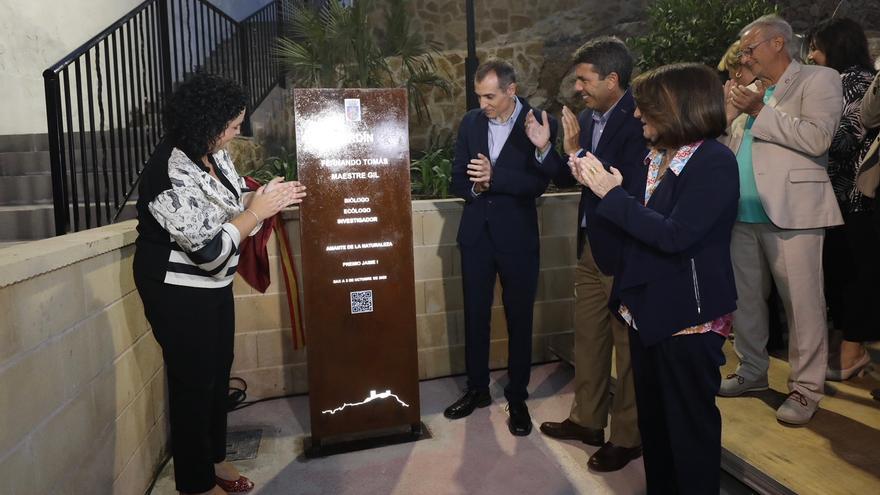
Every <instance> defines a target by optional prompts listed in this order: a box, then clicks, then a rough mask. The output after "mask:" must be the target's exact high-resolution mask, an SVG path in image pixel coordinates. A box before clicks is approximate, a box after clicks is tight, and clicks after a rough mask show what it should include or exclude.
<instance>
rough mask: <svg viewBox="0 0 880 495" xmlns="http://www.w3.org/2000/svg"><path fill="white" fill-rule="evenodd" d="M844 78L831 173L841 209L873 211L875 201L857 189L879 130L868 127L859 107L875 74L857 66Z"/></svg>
mask: <svg viewBox="0 0 880 495" xmlns="http://www.w3.org/2000/svg"><path fill="white" fill-rule="evenodd" d="M840 79H841V83H842V85H843V105H844V106H843V117H841V119H840V126H839V127H838V128H837V132H836V133H835V134H834V139H833V140H832V141H831V148H829V150H828V175H829V176H830V177H831V185H832V186H833V187H834V193H835V195H836V196H837V202H838V204H839V205H840V209H841V210H842V211H843V212H844V213H853V212H858V211H866V210H869V209H871V204H872V202H871V201H869V200H867V199H866V198H865V197H864V196H863V195H862V194H861V193H860V192H859V190H858V189H857V188H856V177H857V176H858V172H859V170H858V168H859V162H860V161H861V159H862V158H863V157H864V155H865V153H867V151H868V148H869V147H870V145H871V141H872V140H873V139H874V137H875V136H876V135H877V131H878V130H877V129H871V130H865V128H864V127H863V126H862V123H861V119H860V116H861V110H860V109H859V107H860V106H861V102H862V97H863V96H864V95H865V91H867V90H868V86H870V85H871V81H872V80H873V79H874V73H873V72H871V71H869V70H867V69H864V68H861V67H855V66H854V67H850V68H849V69H847V70H845V71H843V72H842V73H841V74H840Z"/></svg>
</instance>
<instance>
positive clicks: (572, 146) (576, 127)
mask: <svg viewBox="0 0 880 495" xmlns="http://www.w3.org/2000/svg"><path fill="white" fill-rule="evenodd" d="M580 133H581V125H580V124H579V123H578V119H577V116H576V115H575V114H574V112H572V111H571V110H569V109H568V107H566V106H564V107H562V148H563V149H564V150H565V153H566V154H568V155H570V154H572V153H576V152H577V150H578V149H580V146H579V145H578V138H579V137H580Z"/></svg>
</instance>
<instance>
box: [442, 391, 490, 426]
mask: <svg viewBox="0 0 880 495" xmlns="http://www.w3.org/2000/svg"><path fill="white" fill-rule="evenodd" d="M491 403H492V396H490V395H489V390H488V389H482V390H474V389H471V390H468V391H467V392H465V393H464V395H462V396H461V398H460V399H458V400H457V401H455V402H453V403H452V405H451V406H449V407H447V408H446V410H445V411H443V415H444V416H446V417H447V418H449V419H460V418H464V417H465V416H469V415H470V414H471V413H472V412H474V409H476V408H478V407H486V406H488V405H489V404H491Z"/></svg>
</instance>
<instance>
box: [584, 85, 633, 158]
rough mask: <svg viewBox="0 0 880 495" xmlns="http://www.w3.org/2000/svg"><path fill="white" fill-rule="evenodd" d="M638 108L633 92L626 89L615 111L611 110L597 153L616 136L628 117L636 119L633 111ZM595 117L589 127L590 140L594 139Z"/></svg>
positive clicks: (597, 145) (597, 144)
mask: <svg viewBox="0 0 880 495" xmlns="http://www.w3.org/2000/svg"><path fill="white" fill-rule="evenodd" d="M635 110H636V102H635V100H633V97H632V92H631V91H630V89H629V88H627V89H626V92H624V93H623V96H621V97H620V101H618V102H617V106H615V107H614V111H612V112H611V115H610V116H608V122H607V123H606V124H605V130H603V131H602V136H601V137H600V138H599V142H598V143H596V153H600V152H601V150H602V148H603V147H604V146H605V145H607V144H608V142H609V141H610V140H612V139H614V136H615V135H616V134H617V131H619V130H620V128H621V127H623V123H624V122H626V121H627V119H630V118H632V119H634V118H635V116H633V112H635ZM592 122H593V119H590V127H589V129H587V131H588V138H587V139H588V140H590V141H592V139H593V124H592Z"/></svg>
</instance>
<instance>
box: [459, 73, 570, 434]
mask: <svg viewBox="0 0 880 495" xmlns="http://www.w3.org/2000/svg"><path fill="white" fill-rule="evenodd" d="M474 80H475V83H476V84H475V92H476V93H477V96H479V99H480V109H479V110H477V109H474V110H471V111H470V112H468V113H467V114H466V115H465V116H464V118H463V119H462V121H461V125H460V126H459V129H458V139H457V140H456V143H455V158H454V161H453V166H452V190H453V192H454V193H455V195H456V196H458V197H460V198H462V199H464V201H465V205H464V210H463V211H462V215H461V223H460V225H459V228H458V245H459V249H460V250H461V273H462V276H461V278H462V286H463V290H464V313H465V354H466V356H465V359H466V365H467V375H468V384H467V387H468V388H467V391H466V392H465V394H464V395H463V396H462V397H461V398H459V399H458V400H457V401H455V403H453V404H452V405H451V406H449V407H448V408H447V409H446V411H444V415H445V416H446V417H447V418H450V419H458V418H463V417H465V416H468V415H469V414H471V413H472V412H473V411H474V409H475V408H477V407H486V406H488V405H489V404H490V403H491V397H490V395H489V334H490V330H489V328H490V327H489V320H490V316H491V310H492V298H493V292H494V288H495V278H496V276H497V277H500V279H501V286H502V296H501V297H502V301H503V303H504V314H505V316H506V319H507V333H508V358H507V367H508V373H509V377H510V380H509V382H508V384H507V386H506V387H505V389H504V396H505V398H507V401H508V404H509V412H510V421H509V423H508V427H509V428H510V432H511V433H512V434H514V435H518V436H522V435H528V434H529V433H530V432H531V430H532V421H531V417H530V416H529V410H528V407H526V403H525V400H526V398H527V397H528V392H527V390H526V388H527V386H528V384H529V374H530V371H531V361H532V312H533V308H534V304H535V294H536V291H537V286H538V215H537V210H536V208H535V199H536V198H537V197H539V196H540V195H541V194H543V192H544V190H545V189H546V188H547V184H548V183H549V178H548V177H547V176H546V175H545V174H543V173H542V172H541V170H540V169H539V168H538V160H542V159H544V158H545V157H546V156H547V154H548V153H549V152H550V149H551V148H552V142H553V140H554V139H555V137H556V123H555V121H549V120H548V117H547V113H546V112H543V115H542V118H541V119H540V120H541V122H545V123H546V124H547V126H546V127H547V134H548V136H547V138H546V139H544V140H543V142H542V143H540V144H541V146H540V148H539V147H536V145H535V143H533V142H532V141H531V140H530V139H529V137H528V135H527V134H526V128H525V122H526V116H527V115H532V109H531V107H530V106H529V104H528V102H526V100H525V99H522V98H519V97H517V96H516V73H515V71H514V69H513V67H512V66H511V65H510V64H508V63H506V62H503V61H500V60H491V61H488V62H486V63H484V64H482V65H481V66H480V67H479V68H478V69H477V72H476V74H475V77H474ZM536 121H537V119H536ZM538 125H540V124H538Z"/></svg>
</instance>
